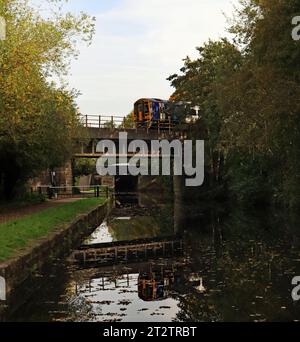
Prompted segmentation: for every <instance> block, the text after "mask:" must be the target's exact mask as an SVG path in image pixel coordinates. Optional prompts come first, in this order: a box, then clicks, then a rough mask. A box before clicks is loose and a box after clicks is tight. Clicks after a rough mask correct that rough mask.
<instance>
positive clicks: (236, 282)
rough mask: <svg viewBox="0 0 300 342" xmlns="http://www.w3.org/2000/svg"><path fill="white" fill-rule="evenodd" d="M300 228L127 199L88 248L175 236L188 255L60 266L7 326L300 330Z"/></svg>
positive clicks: (290, 222)
mask: <svg viewBox="0 0 300 342" xmlns="http://www.w3.org/2000/svg"><path fill="white" fill-rule="evenodd" d="M298 222H299V220H297V219H296V218H294V219H293V218H287V217H281V215H280V214H278V213H277V214H274V213H269V214H266V213H265V212H258V211H257V210H256V211H255V212H253V213H250V212H249V210H248V211H247V213H245V212H243V211H241V210H238V209H234V210H228V209H225V208H223V207H222V206H220V208H217V207H216V205H213V208H211V207H210V206H209V205H208V204H206V205H205V206H204V205H203V203H195V202H193V203H185V204H183V203H178V202H175V205H174V203H173V200H170V199H168V198H163V197H162V196H161V195H160V194H157V195H153V194H152V195H150V196H149V195H148V196H147V195H142V194H140V195H132V196H128V195H127V196H126V197H123V196H121V197H119V198H116V205H115V208H114V209H113V210H112V212H111V214H110V216H109V217H108V218H107V219H106V220H105V222H103V223H102V224H101V226H100V227H99V228H98V229H97V230H96V231H95V232H94V233H93V234H92V235H91V236H90V237H89V238H88V239H87V240H86V241H85V244H90V245H93V244H95V243H97V244H99V243H110V242H116V241H128V240H140V239H152V238H153V239H159V238H162V239H164V238H166V237H168V239H172V237H174V239H175V237H176V238H180V239H182V241H183V242H184V244H183V250H182V251H181V252H180V253H174V254H173V255H171V256H169V257H157V258H155V259H154V258H153V259H149V260H143V259H141V260H139V259H137V260H133V261H132V262H130V263H124V262H123V263H121V264H119V265H110V266H106V267H93V268H91V267H82V265H78V264H74V263H73V262H71V261H70V260H69V259H68V258H67V259H65V260H56V262H55V265H54V267H53V268H52V270H51V272H50V273H48V274H47V275H40V276H39V279H37V280H36V282H37V283H39V288H38V289H36V290H35V291H34V293H33V294H31V295H30V296H28V298H27V299H26V301H25V302H24V303H23V305H21V306H20V307H19V308H18V309H16V310H13V308H11V309H12V310H10V314H7V317H6V320H7V321H46V322H48V321H52V322H53V321H54V322H57V321H59V322H69V321H72V322H73V321H76V322H138V321H141V322H171V321H178V322H207V321H209V322H210V321H246V322H247V321H252V322H254V321H255V322H264V321H298V320H300V302H299V303H297V302H293V300H292V297H291V292H292V289H293V286H292V279H293V278H294V277H295V276H297V275H299V276H300V227H299V224H298ZM25 292H26V293H30V291H25Z"/></svg>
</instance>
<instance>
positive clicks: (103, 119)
mask: <svg viewBox="0 0 300 342" xmlns="http://www.w3.org/2000/svg"><path fill="white" fill-rule="evenodd" d="M80 121H81V123H82V125H83V126H84V127H86V128H126V127H125V126H126V118H125V117H123V116H108V115H80Z"/></svg>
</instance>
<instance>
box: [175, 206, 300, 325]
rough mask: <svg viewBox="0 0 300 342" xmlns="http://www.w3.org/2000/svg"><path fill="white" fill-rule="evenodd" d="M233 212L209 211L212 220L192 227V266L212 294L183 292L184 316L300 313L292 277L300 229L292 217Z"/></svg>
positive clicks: (299, 255)
mask: <svg viewBox="0 0 300 342" xmlns="http://www.w3.org/2000/svg"><path fill="white" fill-rule="evenodd" d="M255 214H256V215H249V214H248V215H247V214H245V213H243V212H241V211H236V212H233V213H232V214H231V215H230V216H229V217H227V218H221V217H220V216H219V215H216V214H215V213H212V214H211V213H210V214H208V213H206V214H205V217H206V218H207V217H210V222H208V223H206V225H205V226H204V225H203V226H201V227H203V229H199V226H198V225H197V227H195V229H193V227H189V228H190V230H189V234H190V242H191V244H192V245H193V248H192V257H193V261H194V265H193V267H194V268H195V269H197V270H198V271H199V273H201V275H202V276H203V278H204V281H205V285H206V287H207V289H208V292H207V294H205V295H200V294H194V293H190V294H188V295H187V296H185V297H180V304H179V307H180V312H179V314H178V316H177V319H178V320H181V321H218V320H222V321H224V320H225V321H254V320H256V321H262V320H267V321H276V320H293V319H296V318H297V317H299V314H300V308H299V307H296V306H294V305H293V302H292V300H291V294H290V293H291V285H290V283H291V279H292V278H293V277H294V276H295V274H297V271H299V268H298V269H297V266H298V265H299V263H298V264H297V259H298V260H299V259H300V239H299V236H300V234H299V232H298V233H297V234H295V229H294V227H293V226H290V225H288V224H287V218H286V217H285V218H283V220H282V219H281V218H279V217H277V218H276V219H274V217H268V216H266V215H262V216H260V215H259V214H258V213H257V212H256V213H255Z"/></svg>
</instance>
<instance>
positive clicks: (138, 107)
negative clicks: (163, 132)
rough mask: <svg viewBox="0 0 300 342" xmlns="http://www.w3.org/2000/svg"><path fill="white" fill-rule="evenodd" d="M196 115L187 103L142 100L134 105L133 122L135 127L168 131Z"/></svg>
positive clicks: (153, 99) (151, 99)
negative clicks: (157, 128)
mask: <svg viewBox="0 0 300 342" xmlns="http://www.w3.org/2000/svg"><path fill="white" fill-rule="evenodd" d="M196 115H197V113H196V111H195V109H193V108H191V106H190V105H189V104H188V103H183V102H174V101H171V100H161V99H156V98H143V99H139V100H138V101H136V102H135V103H134V111H133V121H134V122H135V124H136V127H147V128H156V127H159V128H161V129H164V128H166V129H169V128H170V127H174V126H176V125H179V124H180V123H182V122H183V121H184V120H186V119H187V118H188V117H195V116H196Z"/></svg>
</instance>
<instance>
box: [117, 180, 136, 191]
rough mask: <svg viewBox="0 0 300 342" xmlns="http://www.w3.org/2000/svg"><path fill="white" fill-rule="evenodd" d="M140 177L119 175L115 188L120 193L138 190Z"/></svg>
mask: <svg viewBox="0 0 300 342" xmlns="http://www.w3.org/2000/svg"><path fill="white" fill-rule="evenodd" d="M138 180H139V179H138V177H134V176H117V177H116V180H115V190H116V192H118V193H120V192H123V193H132V192H137V190H138Z"/></svg>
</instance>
